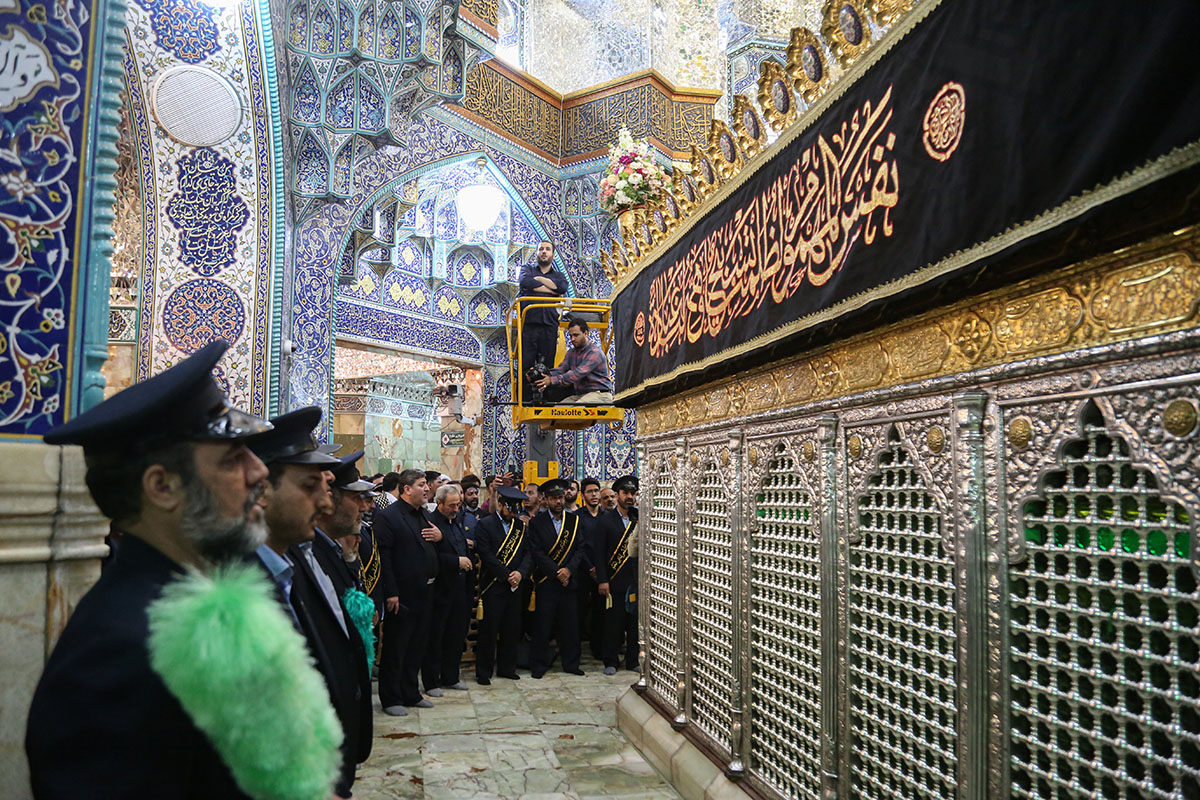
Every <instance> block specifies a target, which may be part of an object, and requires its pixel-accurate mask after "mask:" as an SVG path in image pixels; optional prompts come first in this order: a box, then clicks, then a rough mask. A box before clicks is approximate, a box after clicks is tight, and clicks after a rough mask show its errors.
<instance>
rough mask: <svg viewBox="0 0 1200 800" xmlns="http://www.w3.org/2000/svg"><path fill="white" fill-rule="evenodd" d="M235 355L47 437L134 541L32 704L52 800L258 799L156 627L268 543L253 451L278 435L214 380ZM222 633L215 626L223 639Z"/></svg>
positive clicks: (31, 738)
mask: <svg viewBox="0 0 1200 800" xmlns="http://www.w3.org/2000/svg"><path fill="white" fill-rule="evenodd" d="M225 349H226V345H225V343H224V342H214V343H213V344H211V345H208V346H206V347H204V348H202V349H201V350H200V351H198V352H197V353H196V354H195V355H193V356H192V357H190V358H188V359H185V360H184V361H182V362H180V363H179V364H178V365H176V366H175V367H172V368H170V369H167V370H165V371H163V372H161V373H159V374H158V375H155V376H154V377H152V378H150V379H148V380H146V381H143V382H141V383H138V384H135V385H134V386H132V387H130V388H129V389H126V390H125V391H122V392H119V393H117V394H116V395H114V396H113V397H111V398H109V399H108V400H105V401H104V402H103V403H100V404H99V405H97V406H96V407H94V408H92V409H91V410H90V411H87V412H85V413H83V414H80V415H78V416H76V417H74V418H73V419H71V420H70V421H69V422H67V423H66V424H65V425H62V426H60V427H58V428H56V429H55V430H53V431H51V432H50V433H48V434H46V437H45V439H46V442H47V443H48V444H53V445H62V444H76V445H82V446H83V452H84V458H85V460H86V462H87V485H88V487H89V490H90V492H91V495H92V498H93V499H94V500H95V502H96V505H97V506H98V507H99V508H100V510H101V512H103V513H104V515H105V516H107V517H108V518H109V519H111V520H112V522H113V527H114V528H115V529H116V530H119V531H120V532H121V533H122V534H123V536H122V544H121V551H120V554H119V555H118V556H117V557H116V558H115V560H114V561H113V563H112V564H111V565H110V566H109V567H108V568H107V569H105V570H104V573H103V575H102V576H101V577H100V580H99V582H98V583H96V585H95V586H93V587H92V588H91V589H90V590H88V592H87V593H86V594H85V595H84V596H83V598H82V599H81V600H80V601H79V605H78V607H77V608H76V609H75V611H74V613H73V614H72V615H71V618H70V620H69V621H68V622H67V625H66V628H65V629H64V630H63V632H62V635H61V636H60V637H59V639H58V642H57V644H56V645H55V646H54V651H53V652H52V653H51V654H50V659H49V660H48V661H47V663H46V668H45V671H44V672H43V674H42V677H41V680H40V681H39V682H38V687H37V691H36V692H35V693H34V696H33V703H32V706H31V708H30V711H29V727H28V730H27V732H26V738H25V749H26V752H27V754H28V756H29V771H30V781H31V788H32V791H33V794H34V796H35V797H37V798H40V799H41V800H69V799H73V798H80V797H98V796H104V797H111V798H134V797H170V798H177V799H178V800H190V799H192V798H195V799H196V800H199V798H212V797H221V798H245V797H246V795H245V794H243V792H242V791H241V790H240V789H239V788H238V786H237V784H236V783H235V779H234V775H233V774H232V773H231V770H230V767H229V766H228V764H230V763H232V761H227V757H226V756H223V755H222V754H221V753H219V752H218V750H217V748H216V747H215V746H214V745H213V743H212V740H211V739H210V738H209V737H208V736H207V735H206V733H205V732H203V731H202V730H201V728H200V727H199V724H202V723H197V722H196V720H194V719H193V717H192V716H191V714H190V713H189V711H188V709H187V708H185V707H184V706H183V705H182V704H181V703H180V701H179V700H178V699H177V698H176V697H175V695H174V694H173V693H172V692H171V690H170V689H169V688H168V685H167V684H166V683H165V682H164V679H163V677H162V676H161V675H160V674H159V673H158V672H157V671H155V669H154V668H153V667H152V666H151V653H150V649H151V648H150V642H151V634H150V630H149V621H148V613H149V609H150V608H151V607H152V606H153V605H154V604H155V603H157V602H158V601H159V600H160V597H161V595H162V593H163V589H164V588H165V587H168V586H170V585H172V584H175V583H176V582H178V581H180V580H183V579H184V578H185V575H186V571H187V570H199V571H201V572H208V571H210V570H211V569H212V567H213V565H214V564H216V563H219V562H220V561H222V560H225V559H229V558H232V557H237V558H241V557H243V556H244V555H245V554H246V553H249V552H253V551H254V548H256V547H257V546H258V545H259V544H260V543H261V542H262V536H263V534H264V531H263V523H262V509H261V508H260V507H259V506H258V505H256V504H255V502H254V501H255V498H256V497H257V493H258V491H259V487H260V486H261V485H262V482H263V481H264V480H265V478H266V476H267V468H266V467H265V466H264V465H263V463H262V462H261V461H260V460H259V459H258V457H257V456H255V455H254V454H253V453H252V452H250V450H249V449H248V448H247V447H246V446H245V438H246V437H247V436H249V435H250V434H253V433H257V432H259V431H262V430H267V429H269V428H270V425H269V424H268V423H266V422H265V421H263V420H261V419H258V418H257V417H253V416H251V415H249V414H246V413H243V412H241V411H238V410H237V409H235V408H231V407H230V406H229V404H228V400H227V399H226V398H225V395H224V392H222V391H221V389H220V387H219V386H218V385H217V384H216V381H214V380H213V377H212V369H213V367H214V366H216V363H217V360H218V359H219V358H220V357H221V355H222V354H223V353H224V352H225ZM279 624H280V625H283V626H286V624H287V623H286V621H285V620H282V619H280V620H279ZM222 632H223V629H222V627H221V626H220V625H219V624H214V626H213V628H212V631H211V635H212V636H213V637H219V636H221V634H222ZM213 701H214V702H215V703H225V704H232V705H235V706H240V705H241V703H240V698H238V697H235V696H222V697H218V698H213ZM239 755H245V756H246V757H247V758H248V759H249V760H251V761H253V760H254V754H253V753H246V754H239ZM274 768H275V769H277V770H280V768H279V766H275V767H274ZM256 769H259V770H271V769H272V765H268V764H258V765H257V767H256ZM280 771H281V770H280ZM10 791H12V792H17V793H18V794H19V793H20V792H21V789H20V787H16V786H13V787H11V789H10Z"/></svg>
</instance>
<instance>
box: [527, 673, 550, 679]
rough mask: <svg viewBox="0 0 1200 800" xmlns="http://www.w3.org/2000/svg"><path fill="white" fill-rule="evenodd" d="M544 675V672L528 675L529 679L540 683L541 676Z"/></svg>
mask: <svg viewBox="0 0 1200 800" xmlns="http://www.w3.org/2000/svg"><path fill="white" fill-rule="evenodd" d="M545 674H546V673H544V672H531V673H529V677H531V678H533V679H534V680H535V681H540V680H541V679H542V676H543V675H545Z"/></svg>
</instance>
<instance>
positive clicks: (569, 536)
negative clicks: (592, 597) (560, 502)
mask: <svg viewBox="0 0 1200 800" xmlns="http://www.w3.org/2000/svg"><path fill="white" fill-rule="evenodd" d="M570 518H571V519H573V520H575V524H574V525H572V526H571V530H569V531H568V530H567V515H566V514H563V526H562V530H560V531H559V532H558V538H557V539H555V540H554V545H553V546H552V547H551V548H550V553H549V556H550V560H551V561H553V562H554V563H555V564H557V565H558V566H560V567H561V566H562V565H563V562H564V561H566V560H567V553H569V552H571V546H572V545H573V544H575V534H576V533H577V532H578V531H579V517H577V516H575V515H574V514H572V515H571V517H570ZM548 577H550V576H549V575H543V576H542V577H540V578H538V583H541V582H542V581H544V580H546V578H548Z"/></svg>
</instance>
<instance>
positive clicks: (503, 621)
mask: <svg viewBox="0 0 1200 800" xmlns="http://www.w3.org/2000/svg"><path fill="white" fill-rule="evenodd" d="M526 499H527V498H526V496H525V493H524V492H522V491H521V490H519V489H514V488H513V487H511V486H501V487H500V489H499V490H498V492H497V496H496V513H495V514H491V515H489V516H486V517H484V518H483V519H481V520H479V524H478V525H477V526H476V528H475V549H476V550H477V551H478V553H479V560H480V561H481V562H482V563H483V568H482V569H481V570H480V577H479V603H480V610H481V611H482V613H483V616H481V617H480V618H479V635H478V638H477V639H476V642H475V681H476V682H477V683H478V684H479V685H480V686H488V685H490V684H491V682H492V667H493V665H495V666H496V667H497V668H498V669H497V671H496V674H497V675H499V676H500V677H501V678H509V679H511V680H514V681H515V680H519V677H518V676H517V643H518V641H519V640H520V638H521V593H520V592H519V591H518V590H519V589H520V587H521V582H522V581H523V580H525V578H526V577H527V576H528V575H529V570H530V568H531V567H532V566H533V555H532V553H531V552H530V549H529V542H528V541H527V537H526V529H525V523H524V522H522V521H521V520H520V519H519V518H518V517H517V514H518V513H520V511H521V510H522V504H523V503H524V502H525V500H526Z"/></svg>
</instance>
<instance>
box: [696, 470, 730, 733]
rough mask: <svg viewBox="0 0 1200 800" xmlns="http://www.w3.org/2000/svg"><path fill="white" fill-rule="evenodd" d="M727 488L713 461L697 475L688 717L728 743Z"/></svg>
mask: <svg viewBox="0 0 1200 800" xmlns="http://www.w3.org/2000/svg"><path fill="white" fill-rule="evenodd" d="M729 523H730V514H729V489H728V487H727V486H726V484H725V480H724V478H722V477H721V473H720V471H718V470H717V468H716V466H715V465H710V466H709V467H708V468H707V469H706V470H705V471H704V472H703V473H702V475H701V477H700V485H699V486H698V487H697V491H696V523H695V525H694V527H693V529H692V720H693V721H694V722H695V723H696V727H698V728H699V729H700V730H702V731H704V732H705V733H706V734H708V735H709V736H710V737H712V739H713V740H714V741H715V742H717V743H718V744H720V745H721V747H723V748H725V749H726V750H728V749H729V745H730V742H729V731H730V727H729V725H730V720H729V707H730V703H731V699H732V697H731V695H732V688H731V686H730V675H731V673H732V672H733V642H732V628H733V624H732V620H733V600H732V595H733V587H732V575H733V537H732V533H731V530H730V524H729Z"/></svg>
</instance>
